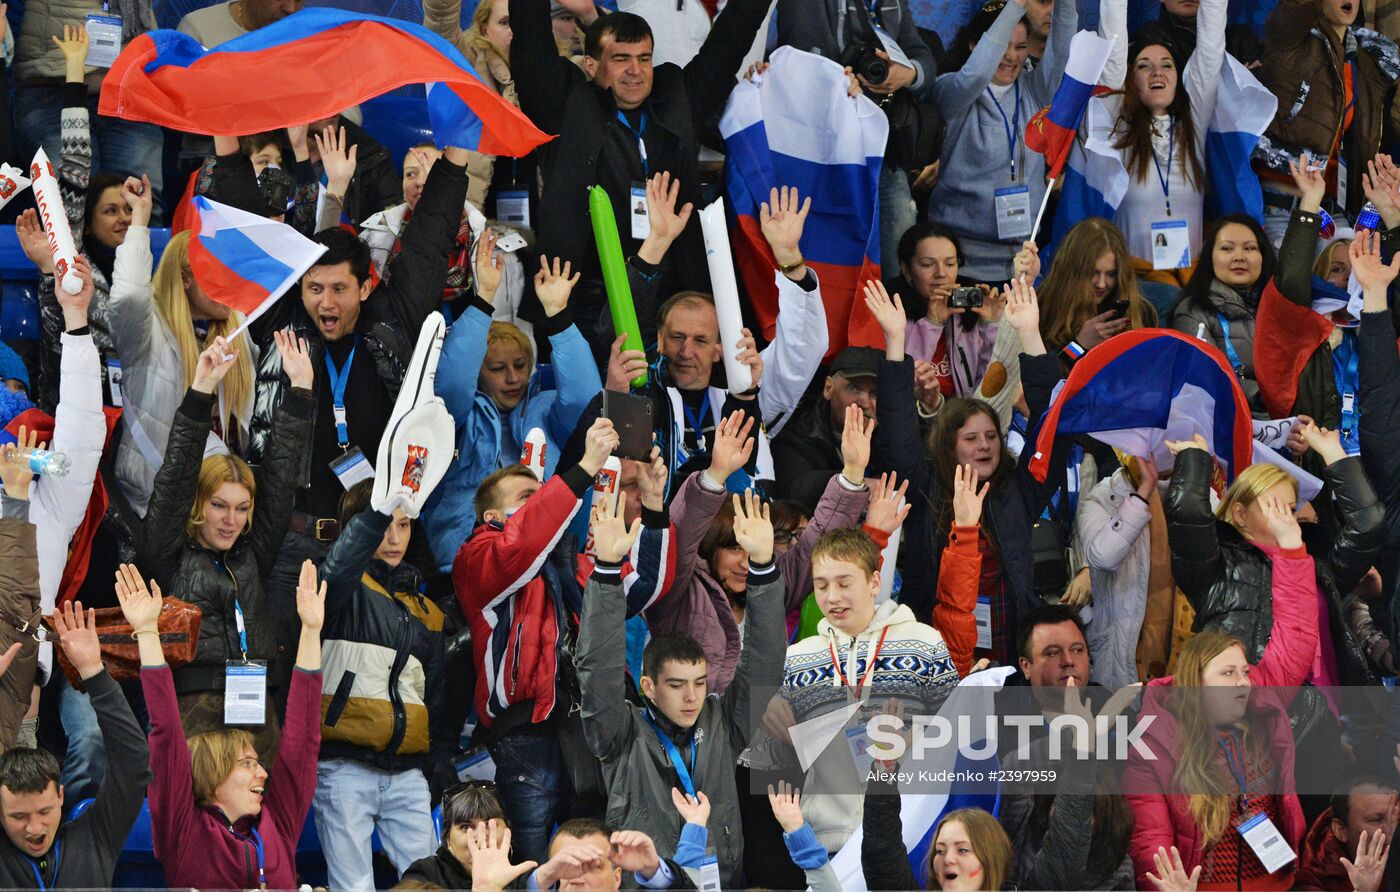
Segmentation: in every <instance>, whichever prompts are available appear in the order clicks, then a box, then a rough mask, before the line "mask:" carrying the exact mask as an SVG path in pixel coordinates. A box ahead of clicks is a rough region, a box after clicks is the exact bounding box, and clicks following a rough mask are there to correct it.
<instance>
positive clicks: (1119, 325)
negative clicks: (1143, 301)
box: [1074, 310, 1131, 350]
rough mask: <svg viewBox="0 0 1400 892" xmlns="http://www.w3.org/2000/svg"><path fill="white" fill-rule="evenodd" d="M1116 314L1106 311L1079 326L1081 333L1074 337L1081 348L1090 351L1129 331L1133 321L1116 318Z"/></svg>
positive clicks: (1120, 317) (1112, 311) (1121, 317)
mask: <svg viewBox="0 0 1400 892" xmlns="http://www.w3.org/2000/svg"><path fill="white" fill-rule="evenodd" d="M1115 312H1116V311H1114V310H1106V311H1104V312H1102V313H1099V314H1098V315H1097V316H1090V317H1089V318H1088V319H1085V320H1084V324H1083V325H1081V326H1079V331H1078V332H1076V333H1075V335H1074V339H1075V340H1076V341H1078V342H1079V346H1081V347H1083V348H1084V349H1085V350H1088V349H1090V348H1093V347H1097V346H1098V345H1099V344H1102V343H1103V342H1104V341H1106V340H1108V339H1109V338H1111V337H1113V336H1114V335H1118V334H1122V333H1123V332H1125V331H1127V330H1128V326H1129V325H1130V324H1131V320H1129V319H1127V318H1126V317H1123V316H1116V317H1115V315H1114V314H1115Z"/></svg>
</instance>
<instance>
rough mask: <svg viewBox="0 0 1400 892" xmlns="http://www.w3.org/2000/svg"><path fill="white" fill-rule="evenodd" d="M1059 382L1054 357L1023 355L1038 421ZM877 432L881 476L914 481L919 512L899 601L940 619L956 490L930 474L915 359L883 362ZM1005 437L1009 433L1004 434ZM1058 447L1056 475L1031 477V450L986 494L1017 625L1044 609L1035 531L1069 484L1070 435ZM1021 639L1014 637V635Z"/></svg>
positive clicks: (904, 557) (913, 513) (989, 526)
mask: <svg viewBox="0 0 1400 892" xmlns="http://www.w3.org/2000/svg"><path fill="white" fill-rule="evenodd" d="M1059 380H1060V361H1059V359H1058V358H1056V357H1055V356H1050V355H1041V356H1028V355H1026V354H1024V353H1023V354H1021V383H1022V385H1023V386H1024V387H1025V391H1026V403H1027V406H1028V408H1029V409H1030V411H1031V417H1032V418H1039V417H1040V416H1041V415H1042V414H1044V412H1045V410H1046V408H1048V407H1049V405H1050V394H1051V391H1052V390H1053V389H1054V387H1055V385H1056V384H1057V383H1059ZM876 418H877V419H878V421H879V423H878V424H876V425H875V434H874V436H873V438H872V441H871V455H872V459H873V465H874V467H873V468H872V470H873V471H874V472H877V473H878V472H882V471H896V472H898V474H899V476H900V479H902V480H905V481H908V483H909V490H908V493H909V501H910V503H911V504H912V506H913V507H912V508H911V509H910V512H909V517H908V519H906V520H905V522H904V526H905V529H906V530H907V532H906V533H905V535H906V537H907V539H906V541H907V543H908V545H906V546H905V547H902V548H900V572H901V573H902V574H903V588H902V589H901V592H900V597H899V600H900V602H901V603H903V604H907V605H908V606H909V608H910V609H911V610H913V611H914V615H915V616H916V617H918V618H919V620H920V621H922V622H929V621H930V617H932V616H933V603H934V594H935V592H936V590H937V580H938V565H939V562H940V561H941V560H942V557H943V546H944V545H945V544H947V543H946V542H934V534H935V529H936V527H937V522H938V517H939V513H940V512H941V511H951V508H948V507H946V506H945V503H946V502H947V501H948V499H949V498H950V496H951V489H952V487H951V486H950V485H947V484H945V483H943V482H941V481H938V480H935V479H934V478H933V474H932V472H931V465H930V462H929V457H928V449H927V448H926V447H925V446H924V442H923V436H922V433H921V431H920V426H919V415H918V412H916V411H915V409H914V361H913V360H912V359H910V358H909V357H907V356H906V357H905V358H904V360H903V361H902V362H890V361H889V360H882V361H881V363H880V371H879V393H878V395H877V403H876ZM1004 433H1005V432H1003V434H1004ZM1062 440H1063V445H1061V443H1060V442H1057V443H1056V445H1055V449H1056V452H1057V454H1056V455H1052V456H1051V459H1050V476H1049V477H1047V479H1046V482H1045V483H1039V482H1037V481H1036V480H1035V479H1034V478H1032V477H1031V475H1030V472H1029V470H1028V469H1027V465H1028V463H1029V462H1030V459H1031V453H1032V452H1033V450H1032V449H1030V448H1029V447H1028V448H1027V449H1026V450H1025V452H1024V453H1023V454H1022V461H1021V463H1020V466H1019V467H1017V468H1016V469H1015V472H1014V474H1013V475H1012V476H1011V477H1009V478H1005V479H1003V480H1002V481H1001V482H1000V483H999V484H995V485H993V486H992V489H991V492H989V493H988V494H987V503H986V508H985V510H984V512H983V516H982V524H983V528H984V529H985V530H986V533H987V536H988V537H990V539H991V540H992V541H993V542H994V543H996V548H997V553H998V555H999V556H1000V558H1001V566H1002V572H1003V573H1005V574H1006V576H1007V579H1008V581H1009V582H1010V584H1011V590H1012V592H1013V594H1014V595H1015V597H1014V598H1012V599H1011V603H1010V605H1009V606H1010V608H1011V609H1010V612H1011V616H1010V617H1008V620H1009V622H1010V628H1011V629H1012V630H1014V629H1015V628H1016V617H1017V616H1018V615H1021V616H1024V615H1025V614H1026V613H1027V612H1029V611H1030V610H1033V609H1034V608H1035V607H1037V606H1039V604H1040V600H1039V599H1038V598H1037V597H1036V594H1035V585H1034V584H1033V581H1032V563H1031V527H1032V526H1033V525H1034V523H1035V521H1036V518H1038V517H1040V514H1041V512H1042V511H1043V510H1044V509H1045V506H1046V504H1048V503H1049V501H1050V497H1051V496H1052V495H1053V494H1054V492H1055V490H1057V489H1059V487H1060V485H1061V483H1062V482H1063V480H1064V468H1065V460H1064V454H1063V449H1066V448H1068V446H1069V444H1070V442H1071V440H1070V438H1068V437H1066V438H1062ZM1013 637H1014V636H1013Z"/></svg>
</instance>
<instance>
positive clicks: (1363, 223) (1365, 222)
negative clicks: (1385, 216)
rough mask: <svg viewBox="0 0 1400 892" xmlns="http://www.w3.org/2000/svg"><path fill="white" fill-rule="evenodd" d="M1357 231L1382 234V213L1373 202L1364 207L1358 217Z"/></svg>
mask: <svg viewBox="0 0 1400 892" xmlns="http://www.w3.org/2000/svg"><path fill="white" fill-rule="evenodd" d="M1356 229H1357V231H1360V230H1362V229H1368V230H1370V231H1371V232H1380V229H1381V212H1380V211H1378V210H1376V206H1375V205H1374V204H1371V202H1369V201H1368V202H1366V204H1364V205H1362V207H1361V213H1359V214H1357V215H1356Z"/></svg>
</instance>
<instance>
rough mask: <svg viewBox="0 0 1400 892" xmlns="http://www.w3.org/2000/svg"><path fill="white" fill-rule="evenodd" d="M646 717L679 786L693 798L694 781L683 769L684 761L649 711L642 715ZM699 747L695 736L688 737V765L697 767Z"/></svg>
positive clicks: (687, 770)
mask: <svg viewBox="0 0 1400 892" xmlns="http://www.w3.org/2000/svg"><path fill="white" fill-rule="evenodd" d="M642 715H643V716H645V717H646V720H647V724H648V725H651V730H653V731H655V732H656V739H657V740H660V741H661V748H662V749H664V750H666V755H667V756H669V757H670V758H671V764H672V765H674V766H675V768H676V775H677V776H678V777H679V778H680V781H681V786H682V787H685V792H686V795H688V796H690V797H691V798H694V797H695V781H693V780H691V777H690V769H689V768H687V767H685V759H683V758H681V751H680V750H679V749H677V748H676V744H675V743H674V742H672V740H671V738H669V737H667V736H666V732H664V731H662V730H661V728H659V727H658V726H657V724H656V722H655V721H653V720H652V718H651V711H650V710H648V711H646V712H644V713H642ZM699 750H700V745H699V744H697V743H696V742H695V735H694V734H691V736H690V764H691V765H695V766H696V767H699V762H698V761H696V760H697V759H698V758H699Z"/></svg>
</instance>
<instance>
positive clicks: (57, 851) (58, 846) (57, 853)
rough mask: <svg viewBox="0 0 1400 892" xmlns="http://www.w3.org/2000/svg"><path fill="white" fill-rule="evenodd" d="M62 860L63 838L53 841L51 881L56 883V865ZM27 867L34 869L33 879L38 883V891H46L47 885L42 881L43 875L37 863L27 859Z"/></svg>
mask: <svg viewBox="0 0 1400 892" xmlns="http://www.w3.org/2000/svg"><path fill="white" fill-rule="evenodd" d="M62 861H63V840H61V839H55V840H54V841H53V882H54V885H55V886H57V885H58V866H59V864H60V863H61V862H62ZM29 869H30V870H32V871H34V880H35V882H37V883H38V884H39V892H48V888H49V887H48V886H47V885H46V884H45V883H44V876H43V874H41V873H40V872H39V865H38V864H37V863H35V861H34V859H32V858H31V859H29Z"/></svg>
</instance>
